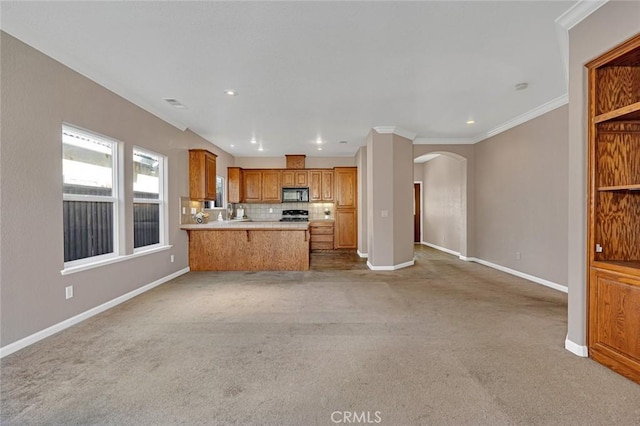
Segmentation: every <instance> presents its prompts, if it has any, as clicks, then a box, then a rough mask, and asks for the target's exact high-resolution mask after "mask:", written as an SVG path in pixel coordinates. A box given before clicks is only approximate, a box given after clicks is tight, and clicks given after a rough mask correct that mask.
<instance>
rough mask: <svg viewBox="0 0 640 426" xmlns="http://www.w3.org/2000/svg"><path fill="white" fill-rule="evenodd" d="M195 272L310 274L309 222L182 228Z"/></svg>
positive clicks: (218, 223)
mask: <svg viewBox="0 0 640 426" xmlns="http://www.w3.org/2000/svg"><path fill="white" fill-rule="evenodd" d="M180 229H183V230H185V231H187V233H188V234H189V267H190V268H191V270H192V271H307V270H309V241H310V234H309V222H275V221H272V222H267V221H265V222H246V221H245V222H243V221H231V222H218V221H215V222H211V223H204V224H199V225H196V224H189V225H181V226H180Z"/></svg>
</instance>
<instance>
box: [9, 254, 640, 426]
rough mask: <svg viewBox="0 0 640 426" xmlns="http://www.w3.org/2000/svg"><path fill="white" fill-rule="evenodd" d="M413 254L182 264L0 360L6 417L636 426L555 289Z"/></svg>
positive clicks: (629, 394)
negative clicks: (181, 271)
mask: <svg viewBox="0 0 640 426" xmlns="http://www.w3.org/2000/svg"><path fill="white" fill-rule="evenodd" d="M416 255H417V264H416V266H414V267H411V268H407V269H403V270H400V271H396V272H371V271H368V270H366V269H365V268H364V266H363V261H361V260H359V259H357V258H356V257H355V256H346V257H345V256H342V257H341V258H339V259H331V257H329V256H326V255H324V256H318V257H316V258H314V263H313V266H314V268H318V269H322V270H314V271H310V272H306V273H301V272H292V273H238V272H235V273H205V272H200V273H189V274H187V275H184V276H182V277H180V278H178V279H175V280H173V281H171V282H169V283H167V284H165V285H162V286H160V287H158V288H156V289H154V290H152V291H150V292H148V293H146V294H144V295H141V296H139V297H136V298H135V299H132V300H131V301H129V302H127V303H125V304H123V305H120V306H118V307H116V308H114V309H112V310H110V311H107V312H105V313H103V314H101V315H98V316H96V317H93V318H91V319H89V320H87V321H85V322H84V323H82V324H79V325H77V326H75V327H73V328H70V329H68V330H66V331H63V332H61V333H59V334H57V335H55V336H52V337H50V338H48V339H46V340H44V341H42V342H39V343H37V344H34V345H32V346H30V347H28V348H26V349H24V350H22V351H20V352H17V353H15V354H13V355H11V356H8V357H6V358H5V359H3V360H2V364H1V368H2V371H1V374H2V375H1V379H2V384H1V386H2V389H1V395H2V406H1V408H2V412H1V415H2V417H1V418H2V424H3V425H94V424H110V425H174V424H183V425H192V424H237V425H333V424H367V423H366V422H367V421H369V422H370V423H369V424H383V425H504V424H522V425H638V424H640V385H637V384H635V383H633V382H631V381H629V380H627V379H625V378H623V377H621V376H619V375H617V374H615V373H613V372H612V371H610V370H608V369H606V368H605V367H602V366H601V365H599V364H597V363H595V362H593V361H591V360H589V359H582V358H578V357H576V356H574V355H572V354H570V353H569V352H567V351H565V350H564V349H563V345H564V339H565V334H566V316H567V313H566V295H565V294H563V293H560V292H557V291H555V290H551V289H548V288H545V287H542V286H539V285H537V284H533V283H530V282H528V281H525V280H522V279H519V278H515V277H512V276H509V275H505V274H502V273H500V272H497V271H494V270H492V269H489V268H486V267H483V266H480V265H477V264H473V263H466V262H462V261H460V260H458V259H456V258H454V257H453V256H449V255H446V254H442V253H440V252H436V251H434V250H431V249H427V248H419V247H418V248H417V252H416ZM323 265H324V267H323ZM332 265H333V266H332ZM338 266H339V267H343V268H350V270H338V269H339V267H338ZM354 413H355V415H356V417H355V420H357V422H353V420H354V417H353V414H354ZM345 415H347V416H348V417H347V418H346V419H345V417H344V416H345ZM332 416H333V417H332ZM345 420H349V421H351V423H348V422H346V421H345ZM378 420H380V422H379V423H375V422H376V421H378ZM336 421H341V422H342V423H337V422H336Z"/></svg>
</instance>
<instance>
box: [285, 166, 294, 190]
mask: <svg viewBox="0 0 640 426" xmlns="http://www.w3.org/2000/svg"><path fill="white" fill-rule="evenodd" d="M295 180H296V179H295V172H294V171H293V170H283V171H282V186H283V187H285V188H289V187H292V186H294V185H295Z"/></svg>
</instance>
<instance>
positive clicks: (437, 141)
mask: <svg viewBox="0 0 640 426" xmlns="http://www.w3.org/2000/svg"><path fill="white" fill-rule="evenodd" d="M474 143H476V140H475V138H416V139H415V140H414V141H413V144H414V145H473V144H474Z"/></svg>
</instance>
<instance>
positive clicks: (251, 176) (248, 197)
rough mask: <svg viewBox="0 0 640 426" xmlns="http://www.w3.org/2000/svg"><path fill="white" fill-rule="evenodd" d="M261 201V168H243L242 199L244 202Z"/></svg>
mask: <svg viewBox="0 0 640 426" xmlns="http://www.w3.org/2000/svg"><path fill="white" fill-rule="evenodd" d="M261 201H262V170H244V200H243V202H245V203H260V202H261Z"/></svg>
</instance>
